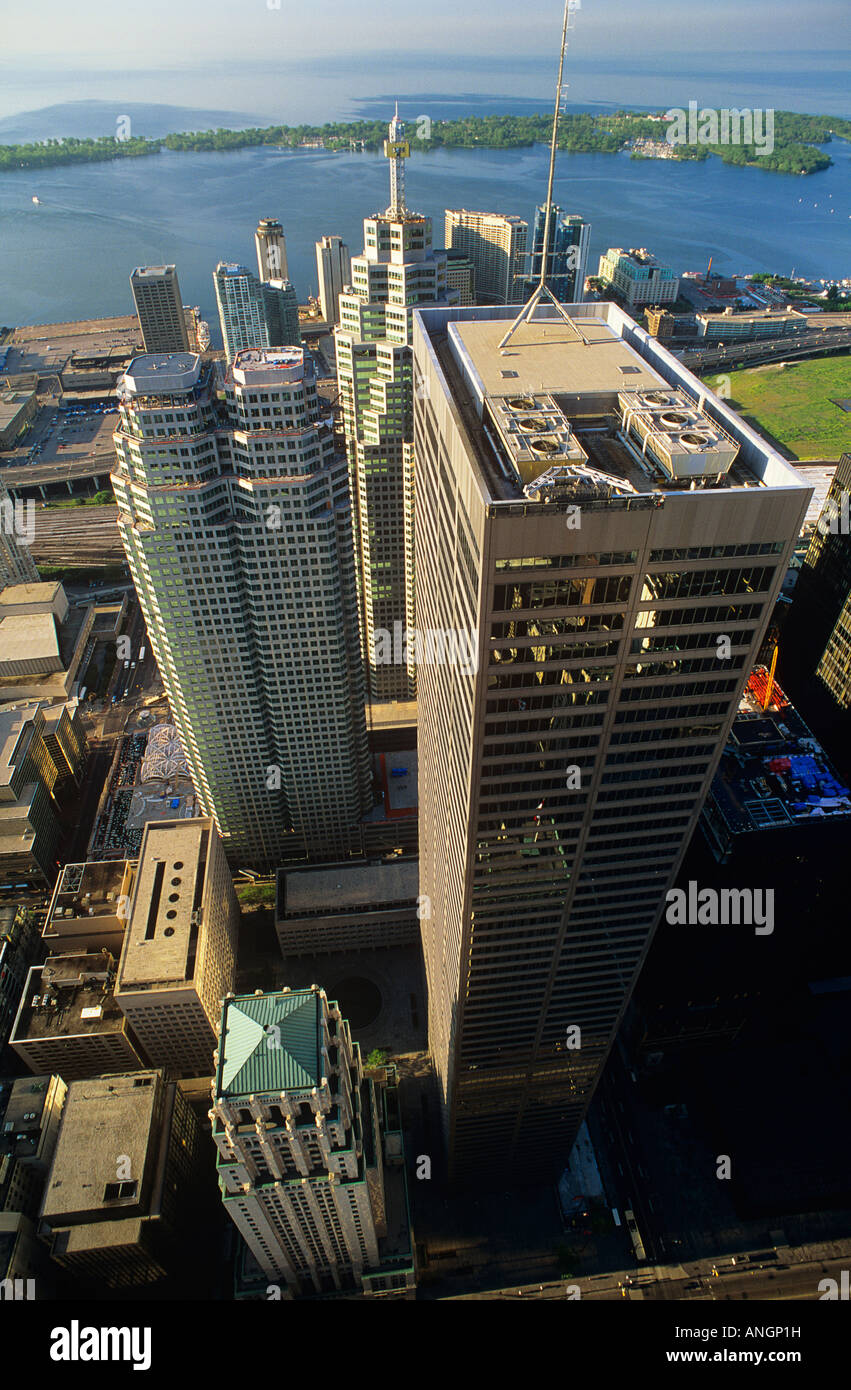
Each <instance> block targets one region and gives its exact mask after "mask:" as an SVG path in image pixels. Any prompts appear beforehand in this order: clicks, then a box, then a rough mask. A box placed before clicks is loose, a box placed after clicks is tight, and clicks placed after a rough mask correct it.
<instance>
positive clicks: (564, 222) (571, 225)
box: [529, 204, 591, 304]
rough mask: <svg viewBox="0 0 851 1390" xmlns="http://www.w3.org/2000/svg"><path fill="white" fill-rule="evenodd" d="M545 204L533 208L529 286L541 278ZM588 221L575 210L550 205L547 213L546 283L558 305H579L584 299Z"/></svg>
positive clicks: (588, 236)
mask: <svg viewBox="0 0 851 1390" xmlns="http://www.w3.org/2000/svg"><path fill="white" fill-rule="evenodd" d="M546 219H547V208H546V204H543V205H542V206H539V207H537V208H536V209H535V226H534V231H533V233H532V252H531V256H530V262H531V264H530V270H529V275H530V280H531V282H532V287H534V286H535V285H537V283H538V281H539V280H540V278H541V256H542V254H543V250H544V228H545V225H546ZM590 240H591V223H590V222H585V221H584V220H583V219H582V218H581V217H579V216H578V215H577V214H575V213H569V212H562V210H561V208H560V207H557V206H556V205H555V204H553V207H552V212H551V215H550V253H549V256H548V257H547V284H548V285H549V287H550V289H551V290H552V292H553V294H554V295H555V297H556V299H558V300H559V301H560V302H561V303H562V304H579V303H581V301H582V300H583V299H584V298H585V277H586V275H587V274H588V246H589V243H590Z"/></svg>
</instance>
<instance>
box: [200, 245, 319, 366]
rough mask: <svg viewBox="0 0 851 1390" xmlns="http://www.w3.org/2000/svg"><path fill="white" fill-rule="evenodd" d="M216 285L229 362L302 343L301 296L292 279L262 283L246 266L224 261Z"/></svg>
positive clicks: (221, 262) (220, 320)
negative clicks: (242, 354) (251, 353)
mask: <svg viewBox="0 0 851 1390" xmlns="http://www.w3.org/2000/svg"><path fill="white" fill-rule="evenodd" d="M213 284H214V286H215V290H216V304H217V305H218V309H219V323H220V325H221V330H222V340H223V342H224V345H225V356H226V358H227V360H228V362H229V363H231V362H233V359H234V357H235V356H236V354H237V353H238V352H242V351H244V350H245V349H246V348H268V347H287V346H291V345H297V344H298V343H300V342H301V331H300V329H299V326H298V297H297V295H296V292H295V289H294V287H293V286H292V285H291V284H290V282H289V280H281V279H276V280H273V281H270V282H268V283H265V282H264V283H261V282H260V281H259V280H258V279H257V277H256V275H252V273H251V271H250V270H247V269H246V267H245V266H244V265H234V264H231V263H226V262H224V261H220V262H219V264H218V265H217V266H216V269H215V271H214V272H213Z"/></svg>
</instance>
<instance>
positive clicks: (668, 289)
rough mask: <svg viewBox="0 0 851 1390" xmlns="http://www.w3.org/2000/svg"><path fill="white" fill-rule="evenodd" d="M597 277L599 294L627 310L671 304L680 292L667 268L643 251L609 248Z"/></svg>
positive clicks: (669, 269)
mask: <svg viewBox="0 0 851 1390" xmlns="http://www.w3.org/2000/svg"><path fill="white" fill-rule="evenodd" d="M597 277H598V279H600V280H601V281H602V293H603V294H604V295H605V294H612V295H614V296H615V297H616V298H617V299H618V300H619V301H621V302H622V303H623V304H624V305H625V306H626V307H627V309H643V308H644V307H645V306H646V305H648V304H673V303H674V301H675V300H676V299H677V296H678V295H679V291H680V282H679V280H678V278H677V276H676V275H675V274H674V272H673V270H672V269H671V267H670V266H668V265H661V264H660V263H659V261H658V260H657V259H656V257H655V256H654V255H653V253H652V251H648V250H647V249H646V248H645V247H642V248H641V250H638V251H636V250H629V251H624V250H623V248H622V247H620V246H613V247H609V250H608V251H607V252H606V253H605V255H603V256H601V257H600V264H599V267H598V269H597Z"/></svg>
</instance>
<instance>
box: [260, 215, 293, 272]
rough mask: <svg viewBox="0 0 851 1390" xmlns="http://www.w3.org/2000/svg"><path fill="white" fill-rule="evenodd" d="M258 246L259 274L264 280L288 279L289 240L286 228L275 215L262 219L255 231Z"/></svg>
mask: <svg viewBox="0 0 851 1390" xmlns="http://www.w3.org/2000/svg"><path fill="white" fill-rule="evenodd" d="M254 245H255V246H256V248H257V274H258V275H259V277H260V279H261V280H262V281H266V280H288V279H289V276H290V273H289V269H288V268H287V242H286V237H285V236H284V229H283V227H282V226H281V224H280V222H278V221H277V220H276V219H275V218H274V217H264V218H262V219H261V222H260V225H259V226H258V228H257V231H256V232H255V233H254Z"/></svg>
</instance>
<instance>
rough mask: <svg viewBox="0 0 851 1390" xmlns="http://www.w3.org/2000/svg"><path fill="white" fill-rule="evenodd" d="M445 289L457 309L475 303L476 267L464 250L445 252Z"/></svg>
mask: <svg viewBox="0 0 851 1390" xmlns="http://www.w3.org/2000/svg"><path fill="white" fill-rule="evenodd" d="M446 289H447V294H448V297H449V299H450V301H451V303H453V304H457V305H458V307H459V309H463V308H465V307H467V306H469V305H471V304H475V303H476V267H475V266H474V265H473V262H472V261H471V259H470V257H469V256H468V255H467V254H466V252H464V251H451V250H450V251H447V253H446Z"/></svg>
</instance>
